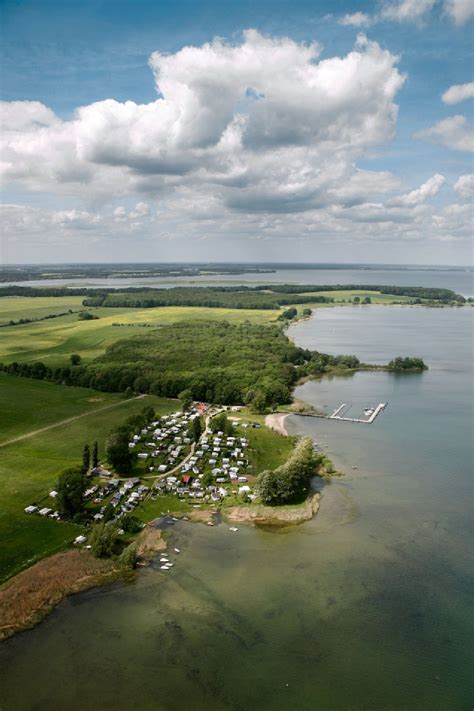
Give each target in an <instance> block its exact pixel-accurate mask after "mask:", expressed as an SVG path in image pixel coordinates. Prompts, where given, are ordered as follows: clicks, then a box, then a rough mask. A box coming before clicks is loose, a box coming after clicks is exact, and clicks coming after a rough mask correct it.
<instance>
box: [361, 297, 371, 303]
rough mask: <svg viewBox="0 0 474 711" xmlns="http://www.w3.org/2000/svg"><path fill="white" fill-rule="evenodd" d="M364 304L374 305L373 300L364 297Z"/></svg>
mask: <svg viewBox="0 0 474 711" xmlns="http://www.w3.org/2000/svg"><path fill="white" fill-rule="evenodd" d="M362 303H363V304H371V303H372V299H371V298H370V296H364V298H363V300H362Z"/></svg>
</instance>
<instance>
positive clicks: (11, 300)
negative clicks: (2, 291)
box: [0, 296, 84, 325]
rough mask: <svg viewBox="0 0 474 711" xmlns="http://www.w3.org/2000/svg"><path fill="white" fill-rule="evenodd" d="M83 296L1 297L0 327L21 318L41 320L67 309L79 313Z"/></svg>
mask: <svg viewBox="0 0 474 711" xmlns="http://www.w3.org/2000/svg"><path fill="white" fill-rule="evenodd" d="M83 299H84V297H83V296H58V297H57V298H56V297H51V296H36V297H31V296H28V297H25V296H2V297H1V298H0V325H1V324H3V323H8V322H9V321H10V320H13V321H18V320H19V319H21V318H43V317H44V316H49V315H50V314H61V313H64V312H65V311H68V310H69V309H72V310H73V311H79V310H80V309H81V308H82V306H81V304H82V301H83Z"/></svg>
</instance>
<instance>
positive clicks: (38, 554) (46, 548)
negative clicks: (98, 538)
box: [0, 378, 176, 582]
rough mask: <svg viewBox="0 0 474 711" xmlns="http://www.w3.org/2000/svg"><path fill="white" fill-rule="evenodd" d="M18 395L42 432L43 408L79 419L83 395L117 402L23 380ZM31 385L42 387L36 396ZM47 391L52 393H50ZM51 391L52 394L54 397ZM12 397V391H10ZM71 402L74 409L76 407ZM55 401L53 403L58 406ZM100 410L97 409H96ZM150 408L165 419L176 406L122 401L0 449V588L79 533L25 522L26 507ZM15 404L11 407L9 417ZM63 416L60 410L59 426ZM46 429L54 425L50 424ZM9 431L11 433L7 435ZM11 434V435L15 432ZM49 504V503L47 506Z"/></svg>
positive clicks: (33, 519) (43, 521) (152, 400)
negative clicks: (86, 450)
mask: <svg viewBox="0 0 474 711" xmlns="http://www.w3.org/2000/svg"><path fill="white" fill-rule="evenodd" d="M10 380H14V385H15V387H16V392H17V402H18V407H19V411H20V409H21V410H22V411H25V410H26V408H25V401H28V402H29V406H30V408H31V414H30V417H29V420H28V421H29V423H30V426H31V429H32V430H34V429H38V428H39V427H41V426H45V419H44V412H43V411H44V403H45V402H53V403H54V402H56V401H57V402H59V399H60V398H64V399H65V401H66V402H67V413H66V414H67V415H68V416H73V415H74V413H76V414H81V413H82V412H83V411H84V401H83V398H84V393H87V394H88V396H89V398H95V397H97V398H101V399H102V406H103V399H104V398H105V399H106V400H107V401H109V399H111V400H112V403H113V402H116V396H110V395H104V393H95V392H94V391H93V390H88V391H85V390H82V389H80V388H68V387H64V386H60V385H53V384H51V383H35V382H32V381H29V380H26V379H22V378H11V379H10ZM32 385H39V386H44V388H41V387H40V388H38V389H37V390H36V392H34V391H33V390H32V389H31V386H32ZM48 390H49V391H50V392H48ZM53 391H55V392H53ZM10 393H13V390H10ZM74 397H75V398H76V402H77V403H78V407H76V408H75V406H74ZM56 399H57V400H56ZM95 404H96V405H97V404H100V403H95ZM148 404H151V405H153V407H154V408H155V409H156V411H157V413H158V414H166V413H168V412H172V411H174V410H175V409H176V402H175V401H173V400H165V399H163V398H156V397H152V396H147V397H145V398H141V399H137V400H133V399H130V400H123V406H122V405H120V406H117V407H115V408H112V409H110V410H105V411H103V412H96V413H94V412H91V414H90V415H87V416H86V417H82V418H81V419H79V420H76V421H74V422H70V423H68V424H65V425H60V426H59V427H57V428H54V429H51V430H49V431H47V432H43V433H41V434H37V435H35V436H33V437H31V438H28V439H25V440H22V441H21V442H17V443H14V444H11V445H7V446H4V447H1V449H0V453H1V456H0V582H1V581H3V580H5V579H6V578H8V577H10V576H11V575H13V574H15V573H16V572H19V571H20V570H22V569H23V568H25V567H27V566H28V565H31V564H32V563H34V562H36V561H37V560H39V559H40V558H42V557H44V556H46V555H50V554H52V553H54V552H56V551H58V550H60V549H61V548H63V547H64V546H65V545H66V544H67V543H68V542H71V540H72V538H73V537H74V536H75V535H77V534H78V532H79V530H80V529H79V528H78V527H77V526H74V525H73V524H67V523H64V522H57V521H53V520H51V519H48V518H42V517H40V516H36V515H30V516H28V515H27V514H25V513H24V512H23V509H24V508H25V506H27V505H29V504H31V503H33V502H36V503H37V504H38V503H40V502H41V499H43V498H44V497H45V496H46V500H45V503H44V505H45V506H46V505H50V504H49V503H48V497H47V494H48V492H49V491H50V490H51V488H53V486H54V485H55V483H56V481H57V478H58V474H60V473H61V471H62V470H63V469H65V468H66V467H68V466H72V465H76V464H78V463H79V462H80V458H81V452H82V447H83V445H84V444H85V443H86V442H88V443H90V444H92V442H93V441H95V440H97V441H98V443H99V453H100V454H103V452H104V445H105V440H106V437H107V435H108V434H109V432H110V430H112V429H113V428H114V427H115V426H117V425H118V424H120V423H121V422H123V421H124V419H125V418H126V417H128V416H129V415H131V414H133V413H136V412H139V411H140V410H141V409H142V408H143V407H144V406H145V405H148ZM12 409H13V403H12V402H10V412H12ZM64 412H65V411H61V410H58V414H59V417H58V420H61V419H62V417H63V414H64ZM14 419H15V420H16V421H17V423H18V429H17V432H22V433H23V432H25V427H24V426H23V425H22V423H21V421H20V420H21V418H20V416H19V415H18V416H15V417H14ZM49 424H52V422H51V420H50V421H49ZM11 431H12V430H11V428H10V432H11ZM13 434H14V432H13ZM51 501H52V499H49V502H51Z"/></svg>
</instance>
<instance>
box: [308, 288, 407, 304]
mask: <svg viewBox="0 0 474 711" xmlns="http://www.w3.org/2000/svg"><path fill="white" fill-rule="evenodd" d="M302 296H303V297H305V300H306V301H307V302H308V305H311V299H312V298H313V297H314V296H328V297H330V298H332V299H334V300H335V302H336V303H344V301H345V302H346V303H347V302H348V301H350V300H351V299H353V298H354V297H355V296H358V297H359V298H360V299H361V300H362V299H363V298H364V297H365V296H370V300H371V301H372V303H373V304H392V303H393V302H395V301H396V302H397V303H410V302H412V301H413V298H412V297H411V296H394V295H393V294H381V293H380V291H370V290H368V291H363V290H362V291H361V290H347V291H344V290H341V291H318V292H317V294H314V293H311V292H309V293H302ZM331 305H332V304H313V307H314V308H318V307H321V306H331Z"/></svg>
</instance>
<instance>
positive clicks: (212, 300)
mask: <svg viewBox="0 0 474 711" xmlns="http://www.w3.org/2000/svg"><path fill="white" fill-rule="evenodd" d="M332 291H379V292H380V293H381V294H391V295H393V296H394V297H397V296H398V297H400V296H403V297H408V298H410V299H412V300H413V303H422V302H423V303H425V302H428V303H433V304H451V303H455V304H463V303H465V301H466V299H465V298H464V296H461V295H460V294H456V293H455V292H454V291H451V290H450V289H435V288H428V287H418V286H387V285H379V286H376V285H375V286H374V285H370V284H329V285H315V284H306V285H301V284H299V285H294V284H277V285H271V286H270V285H269V286H266V287H262V286H252V287H243V286H212V287H210V286H209V287H179V286H178V287H173V288H171V289H146V290H144V289H143V288H137V287H129V288H127V289H121V290H120V291H116V290H113V289H87V288H72V289H68V288H66V287H41V288H38V287H27V286H7V287H0V297H2V296H84V297H85V299H84V301H83V305H84V306H86V307H94V306H103V307H111V308H112V307H122V308H123V307H128V308H153V307H158V306H206V307H210V308H218V307H224V308H234V309H235V308H243V309H277V308H279V307H280V306H287V305H292V304H301V303H307V302H312V303H331V302H332V301H334V299H333V298H332V297H331V296H327V295H326V296H323V295H321V293H320V292H332Z"/></svg>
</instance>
